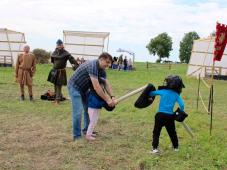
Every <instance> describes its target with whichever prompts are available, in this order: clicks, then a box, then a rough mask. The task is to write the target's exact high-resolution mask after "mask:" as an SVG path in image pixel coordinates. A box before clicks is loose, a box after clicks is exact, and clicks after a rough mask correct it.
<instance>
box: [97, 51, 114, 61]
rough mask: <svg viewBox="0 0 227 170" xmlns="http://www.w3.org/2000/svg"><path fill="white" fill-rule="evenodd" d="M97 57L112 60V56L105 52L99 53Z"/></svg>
mask: <svg viewBox="0 0 227 170" xmlns="http://www.w3.org/2000/svg"><path fill="white" fill-rule="evenodd" d="M99 59H109V60H110V61H112V60H113V58H112V56H111V55H110V54H109V53H107V52H103V53H102V54H100V56H99Z"/></svg>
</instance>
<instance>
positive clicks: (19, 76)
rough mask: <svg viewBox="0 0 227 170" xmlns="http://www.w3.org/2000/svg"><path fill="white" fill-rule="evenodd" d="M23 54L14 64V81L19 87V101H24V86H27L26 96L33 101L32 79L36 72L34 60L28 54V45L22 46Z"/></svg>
mask: <svg viewBox="0 0 227 170" xmlns="http://www.w3.org/2000/svg"><path fill="white" fill-rule="evenodd" d="M23 51H24V53H23V54H19V55H18V57H17V63H16V74H15V76H16V81H17V82H18V83H19V85H20V94H21V96H20V100H24V99H25V97H24V85H27V86H28V94H29V99H30V101H32V100H33V94H32V77H33V76H34V73H35V70H36V58H35V56H34V55H33V54H32V53H30V52H29V51H30V47H29V46H28V45H25V46H24V49H23Z"/></svg>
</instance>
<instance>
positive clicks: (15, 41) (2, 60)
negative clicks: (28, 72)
mask: <svg viewBox="0 0 227 170" xmlns="http://www.w3.org/2000/svg"><path fill="white" fill-rule="evenodd" d="M25 43H26V41H25V35H24V33H21V32H17V31H13V30H9V29H6V28H0V64H1V65H10V66H13V65H15V64H16V59H17V55H18V53H20V52H22V50H23V45H24V44H25Z"/></svg>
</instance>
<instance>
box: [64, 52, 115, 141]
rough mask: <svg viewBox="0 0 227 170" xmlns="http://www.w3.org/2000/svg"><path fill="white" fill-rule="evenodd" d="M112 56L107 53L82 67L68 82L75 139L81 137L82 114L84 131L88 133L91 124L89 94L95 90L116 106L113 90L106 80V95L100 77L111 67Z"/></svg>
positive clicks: (111, 105)
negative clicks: (88, 104) (88, 108)
mask: <svg viewBox="0 0 227 170" xmlns="http://www.w3.org/2000/svg"><path fill="white" fill-rule="evenodd" d="M111 62H112V56H111V55H110V54H108V53H106V52H104V53H102V54H101V55H100V56H99V58H98V59H95V60H91V61H87V62H85V63H83V64H82V65H80V66H79V67H78V68H77V70H76V71H75V73H74V74H73V76H72V77H71V78H70V80H69V82H68V90H69V95H70V97H71V101H72V122H73V139H74V140H76V139H79V138H80V137H81V114H82V112H83V111H84V129H83V131H84V132H86V130H87V128H88V124H89V117H88V113H87V96H86V94H87V92H88V90H89V89H90V88H93V89H94V90H95V91H96V93H97V94H98V95H99V96H100V97H101V98H102V99H103V100H104V101H105V102H106V103H107V104H108V105H109V106H110V107H113V106H114V105H115V101H114V96H113V92H112V88H111V86H110V84H109V83H108V81H107V80H106V87H107V89H106V90H107V93H108V94H109V96H108V95H106V94H105V93H104V92H103V90H102V87H101V86H100V84H99V81H98V77H99V75H100V73H101V72H104V73H105V69H106V68H108V67H109V66H110V65H111Z"/></svg>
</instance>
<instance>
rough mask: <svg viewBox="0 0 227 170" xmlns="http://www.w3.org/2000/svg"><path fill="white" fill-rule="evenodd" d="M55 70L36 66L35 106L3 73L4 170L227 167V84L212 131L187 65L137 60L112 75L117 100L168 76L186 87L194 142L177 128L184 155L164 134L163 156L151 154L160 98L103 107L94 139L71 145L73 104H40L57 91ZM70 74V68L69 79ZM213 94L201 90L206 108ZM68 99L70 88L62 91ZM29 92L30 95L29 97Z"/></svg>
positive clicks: (0, 139)
mask: <svg viewBox="0 0 227 170" xmlns="http://www.w3.org/2000/svg"><path fill="white" fill-rule="evenodd" d="M50 68H51V66H50V65H38V66H37V73H36V75H35V77H34V90H33V91H34V97H35V101H34V102H29V100H28V97H27V98H26V99H27V100H26V101H24V102H21V101H19V100H18V99H19V97H18V96H19V88H18V85H17V84H16V83H15V82H14V70H13V69H12V68H0V169H7V170H8V169H18V170H24V169H25V170H31V169H54V170H55V169H75V170H107V169H108V170H128V169H129V170H130V169H131V170H145V169H146V170H148V169H152V170H153V169H154V170H156V169H157V170H165V169H168V170H177V169H179V170H194V169H195V170H197V169H201V170H202V169H203V170H213V169H223V170H224V169H227V137H226V136H227V135H226V134H227V101H226V97H224V96H226V95H227V82H226V81H215V82H214V85H215V87H214V90H215V92H214V99H215V102H214V120H213V131H212V136H210V134H209V124H210V117H209V116H208V114H207V113H206V112H205V111H204V109H203V107H202V103H201V102H200V103H199V110H198V111H196V93H197V84H198V81H197V79H195V78H188V77H186V76H185V74H186V70H187V65H174V66H172V69H171V70H168V68H165V67H159V66H158V65H156V66H155V65H154V66H153V67H152V68H150V69H149V70H147V69H146V67H145V63H137V64H136V71H133V72H123V71H121V72H119V71H116V70H108V73H107V75H108V79H109V81H110V82H111V84H112V86H113V91H114V94H115V95H116V96H121V95H123V94H126V93H127V92H129V91H132V90H134V89H136V88H138V87H140V86H143V85H145V84H146V83H149V82H151V83H153V84H154V85H156V86H158V85H161V84H162V81H163V79H164V77H165V76H166V75H168V74H179V75H181V76H182V78H183V81H184V83H185V85H186V88H185V89H184V90H183V93H182V98H183V100H184V101H185V106H186V112H187V113H188V114H189V117H188V118H187V119H186V121H185V122H186V123H187V124H188V125H189V126H190V127H191V128H192V130H193V132H194V134H195V137H194V139H192V138H191V137H190V136H189V135H188V134H187V132H186V131H185V130H184V128H183V126H182V125H181V124H179V123H176V126H177V132H178V136H179V142H180V151H179V152H174V151H173V150H172V149H171V143H170V139H169V137H168V135H167V132H166V130H165V129H163V131H162V133H161V137H160V149H161V151H162V152H161V154H160V155H151V154H150V153H149V151H150V149H151V135H152V130H153V124H154V115H155V113H156V110H157V106H158V101H159V100H158V98H156V101H155V102H154V104H153V105H152V107H149V108H146V109H142V110H139V109H136V108H134V106H133V104H134V101H135V99H136V97H137V96H134V97H132V98H130V99H129V100H127V101H124V102H122V103H120V104H119V105H118V106H117V108H116V109H115V110H114V111H113V112H106V111H105V110H102V112H101V115H100V119H99V122H98V125H97V127H96V130H97V131H98V132H99V136H98V137H97V140H96V141H95V142H87V141H86V140H85V139H83V138H82V139H81V140H78V141H76V142H73V141H72V136H71V133H72V132H71V130H72V128H71V104H70V101H69V100H67V101H65V102H63V103H61V105H60V106H55V105H54V104H52V103H51V102H47V101H42V100H40V95H41V94H43V93H44V92H45V91H46V90H48V89H53V86H52V85H51V84H50V83H48V82H47V81H46V79H47V75H48V72H49V70H50ZM72 73H73V72H72V71H71V70H70V69H69V70H67V74H68V77H70V76H71V75H72ZM208 92H209V90H208V89H207V88H205V86H204V85H202V94H203V96H204V98H205V103H206V104H208V97H209V96H208ZM63 93H64V95H65V96H68V93H67V90H66V87H64V89H63ZM26 94H27V93H26Z"/></svg>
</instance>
